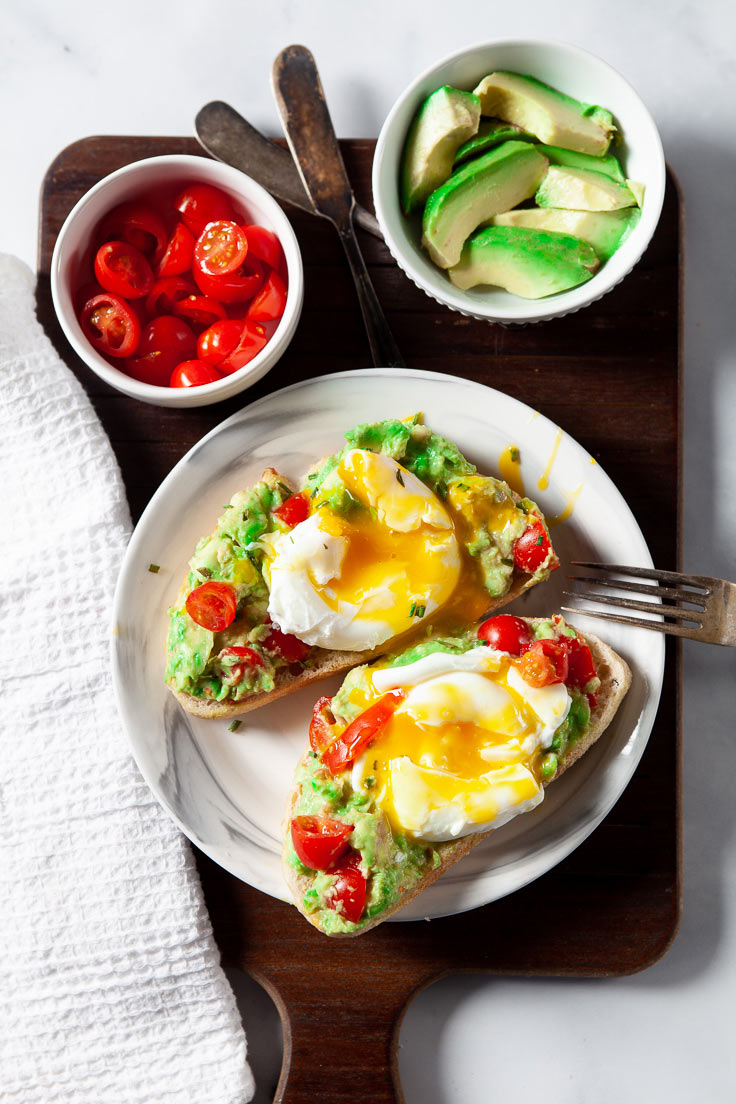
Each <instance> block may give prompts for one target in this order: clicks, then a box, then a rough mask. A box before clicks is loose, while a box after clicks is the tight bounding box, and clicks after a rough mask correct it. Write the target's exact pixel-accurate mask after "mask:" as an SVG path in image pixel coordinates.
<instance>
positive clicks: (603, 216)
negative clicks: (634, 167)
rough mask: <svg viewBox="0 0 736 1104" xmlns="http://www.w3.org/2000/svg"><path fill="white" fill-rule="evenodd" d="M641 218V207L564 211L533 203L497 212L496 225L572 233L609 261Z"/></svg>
mask: <svg viewBox="0 0 736 1104" xmlns="http://www.w3.org/2000/svg"><path fill="white" fill-rule="evenodd" d="M640 218H641V211H640V210H639V208H638V207H625V208H623V209H622V210H620V211H565V210H563V209H560V208H556V207H533V208H530V209H529V210H522V211H505V212H504V213H503V214H501V215H496V216H495V217H494V218H493V225H494V226H523V227H526V228H527V229H530V230H551V231H553V232H555V233H558V234H572V235H573V236H574V237H576V238H582V239H583V241H586V242H589V243H590V244H591V245H592V246H593V248H594V249H595V251H596V253H597V254H598V256H599V258H600V259H601V261H607V260H608V258H609V257H611V256H612V255H613V254H614V253H615V252H616V250H617V249H618V247H619V246H620V245H623V243H624V241H625V240H626V238H628V236H629V234H630V233H631V231H632V230H633V229H634V227H635V226H636V224H637V223H638V221H639V219H640Z"/></svg>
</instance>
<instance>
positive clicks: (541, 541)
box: [535, 537, 544, 545]
mask: <svg viewBox="0 0 736 1104" xmlns="http://www.w3.org/2000/svg"><path fill="white" fill-rule="evenodd" d="M535 544H537V545H542V544H544V537H537V539H536V541H535Z"/></svg>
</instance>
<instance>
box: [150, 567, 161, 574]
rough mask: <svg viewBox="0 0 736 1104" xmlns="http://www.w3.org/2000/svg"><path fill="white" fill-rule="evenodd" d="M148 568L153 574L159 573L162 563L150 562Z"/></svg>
mask: <svg viewBox="0 0 736 1104" xmlns="http://www.w3.org/2000/svg"><path fill="white" fill-rule="evenodd" d="M148 570H149V571H150V572H151V574H152V575H158V573H159V571H160V570H161V564H149V565H148Z"/></svg>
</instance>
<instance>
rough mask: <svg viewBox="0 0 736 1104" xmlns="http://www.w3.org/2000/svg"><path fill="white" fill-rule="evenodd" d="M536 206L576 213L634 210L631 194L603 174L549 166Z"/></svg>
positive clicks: (634, 204) (622, 185)
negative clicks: (630, 208) (559, 208)
mask: <svg viewBox="0 0 736 1104" xmlns="http://www.w3.org/2000/svg"><path fill="white" fill-rule="evenodd" d="M534 199H535V201H536V203H537V206H539V207H566V208H571V209H572V210H575V211H617V210H618V209H619V208H620V207H636V200H635V198H634V195H633V192H631V191H629V189H628V188H627V187H626V185H625V184H619V183H618V182H617V181H616V180H611V178H610V176H606V175H605V174H604V173H599V172H589V171H588V169H565V168H562V167H560V166H558V165H550V167H549V169H548V170H547V174H546V176H545V178H544V180H543V181H542V183H541V185H540V187H539V191H538V192H537V194H536V196H535V197H534Z"/></svg>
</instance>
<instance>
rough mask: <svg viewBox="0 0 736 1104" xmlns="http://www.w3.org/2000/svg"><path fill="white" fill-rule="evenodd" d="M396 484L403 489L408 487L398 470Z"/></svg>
mask: <svg viewBox="0 0 736 1104" xmlns="http://www.w3.org/2000/svg"><path fill="white" fill-rule="evenodd" d="M396 482H397V483H399V484H401V486H402V487H405V486H406V484H405V483H404V479H403V477H402V475H401V472H400V471H399V469H398V468H397V469H396Z"/></svg>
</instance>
